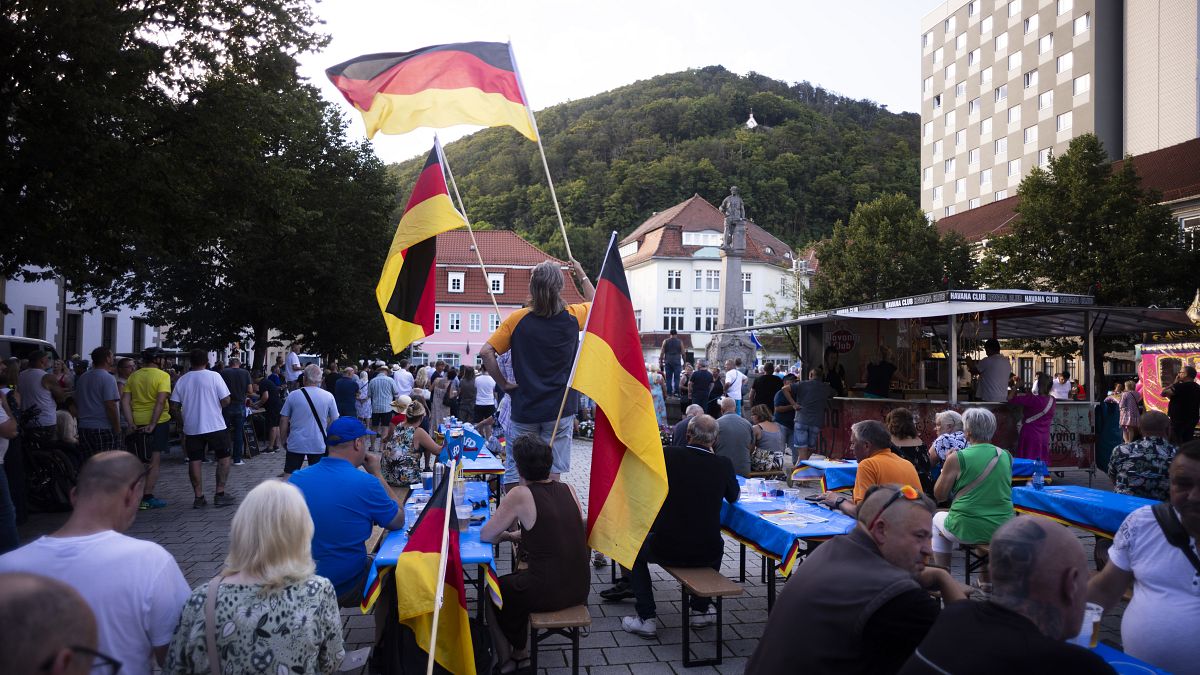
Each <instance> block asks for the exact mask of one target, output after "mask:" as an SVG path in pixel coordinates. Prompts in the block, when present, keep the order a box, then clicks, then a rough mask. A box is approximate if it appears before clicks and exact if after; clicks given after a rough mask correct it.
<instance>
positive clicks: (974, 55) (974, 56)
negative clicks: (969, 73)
mask: <svg viewBox="0 0 1200 675" xmlns="http://www.w3.org/2000/svg"><path fill="white" fill-rule="evenodd" d="M976 63H979V50H978V49H972V50H971V51H970V52H968V53H967V65H968V66H973V65H975V64H976Z"/></svg>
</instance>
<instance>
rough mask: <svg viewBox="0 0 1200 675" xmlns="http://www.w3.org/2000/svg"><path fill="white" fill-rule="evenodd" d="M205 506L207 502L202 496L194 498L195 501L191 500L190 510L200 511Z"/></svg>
mask: <svg viewBox="0 0 1200 675" xmlns="http://www.w3.org/2000/svg"><path fill="white" fill-rule="evenodd" d="M206 506H208V500H207V499H205V498H204V497H203V496H201V497H196V498H195V499H193V500H192V508H193V509H202V508H204V507H206Z"/></svg>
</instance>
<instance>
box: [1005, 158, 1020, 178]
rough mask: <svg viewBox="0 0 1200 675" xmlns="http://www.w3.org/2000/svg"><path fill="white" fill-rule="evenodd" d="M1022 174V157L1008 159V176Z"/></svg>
mask: <svg viewBox="0 0 1200 675" xmlns="http://www.w3.org/2000/svg"><path fill="white" fill-rule="evenodd" d="M1020 175H1021V160H1020V159H1010V160H1008V177H1009V178H1013V177H1015V176H1020Z"/></svg>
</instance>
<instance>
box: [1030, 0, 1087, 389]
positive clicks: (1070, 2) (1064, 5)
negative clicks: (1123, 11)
mask: <svg viewBox="0 0 1200 675" xmlns="http://www.w3.org/2000/svg"><path fill="white" fill-rule="evenodd" d="M1072 9H1075V0H1058V11H1057V12H1056V13H1057V14H1066V13H1067V12H1069V11H1071V10H1072ZM1028 381H1029V380H1026V382H1028Z"/></svg>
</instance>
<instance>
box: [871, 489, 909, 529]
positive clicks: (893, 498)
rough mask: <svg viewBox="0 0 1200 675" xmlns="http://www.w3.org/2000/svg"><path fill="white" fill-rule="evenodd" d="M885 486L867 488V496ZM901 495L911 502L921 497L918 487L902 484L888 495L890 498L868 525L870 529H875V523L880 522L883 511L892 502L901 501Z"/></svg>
mask: <svg viewBox="0 0 1200 675" xmlns="http://www.w3.org/2000/svg"><path fill="white" fill-rule="evenodd" d="M883 487H884V486H881V485H874V486H872V487H871V489H870V490H867V497H870V496H871V493H873V492H875V491H876V490H879V489H882V488H883ZM901 497H903V498H904V499H907V500H908V501H910V502H915V501H917V500H918V499H920V498H921V493H920V492H917V490H916V488H914V487H913V486H911V485H902V486H900V489H898V490H896V491H895V492H893V493H892V496H891V497H888V500H887V501H886V502H884V503H883V508H881V509H879V513H876V514H875V517H874V518H872V519H871V524H870V525H868V526H867V529H868V530H872V529H874V528H875V523H878V522H879V518H880V517H881V516H883V512H884V511H887V510H888V507H889V506H891V505H892V504H895V503H896V502H897V501H899V500H900V498H901ZM864 501H865V498H864Z"/></svg>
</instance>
